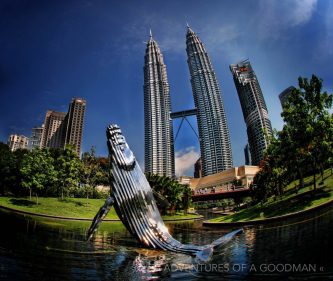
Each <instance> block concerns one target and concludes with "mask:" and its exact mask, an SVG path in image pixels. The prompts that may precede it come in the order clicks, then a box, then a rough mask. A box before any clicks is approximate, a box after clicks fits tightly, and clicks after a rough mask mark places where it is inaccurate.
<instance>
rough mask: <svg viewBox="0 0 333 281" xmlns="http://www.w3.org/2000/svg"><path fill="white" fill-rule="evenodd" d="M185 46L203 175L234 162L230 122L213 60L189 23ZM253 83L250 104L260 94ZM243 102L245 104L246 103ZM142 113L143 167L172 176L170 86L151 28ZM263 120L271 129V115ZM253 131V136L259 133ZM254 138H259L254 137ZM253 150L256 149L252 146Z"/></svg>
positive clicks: (154, 172) (215, 171) (255, 125)
mask: <svg viewBox="0 0 333 281" xmlns="http://www.w3.org/2000/svg"><path fill="white" fill-rule="evenodd" d="M186 52H187V63H188V66H189V70H190V75H191V85H192V91H193V98H194V103H195V107H196V109H195V110H190V111H189V112H191V114H192V115H193V112H194V114H195V115H196V116H197V123H198V131H199V142H200V151H201V160H202V174H203V176H207V175H211V174H215V173H218V172H220V171H223V170H227V169H229V168H231V167H232V166H233V161H232V150H231V143H230V135H229V128H228V124H227V118H226V114H225V111H224V105H223V100H222V97H221V90H220V86H219V83H218V81H217V79H216V75H215V72H214V69H213V67H212V63H211V61H210V59H209V57H208V54H207V52H206V49H205V47H204V45H203V43H202V42H201V40H200V39H199V37H198V36H197V35H196V34H195V32H194V31H193V30H192V29H191V28H190V27H189V26H188V27H187V34H186ZM248 64H249V62H248ZM244 69H245V68H244ZM231 70H232V69H231ZM251 70H252V69H251ZM232 71H233V70H232ZM250 76H251V75H250ZM252 76H253V75H252ZM252 76H251V77H252ZM234 77H235V75H234ZM254 77H255V75H254ZM243 80H244V79H243ZM235 82H236V80H235ZM243 82H244V81H243ZM241 83H242V82H240V84H241ZM257 84H258V85H257V86H256V91H254V93H253V94H252V96H253V97H252V99H253V100H254V102H252V103H254V104H256V103H257V102H256V100H257V98H256V96H257V95H258V93H257V92H258V91H260V94H261V96H260V98H261V97H262V100H263V96H262V93H261V90H260V86H259V83H257ZM240 87H241V86H240ZM237 90H238V87H237ZM238 93H239V95H240V100H241V104H242V98H241V93H240V91H238ZM244 94H245V95H248V96H249V97H248V98H247V100H249V99H251V93H248V92H244ZM263 103H264V101H263ZM244 107H246V105H245V104H244ZM264 107H265V110H266V113H267V108H266V106H265V105H264ZM242 108H243V104H242ZM254 110H255V111H258V110H260V108H258V107H256V108H255V109H254ZM243 114H244V119H246V118H247V117H245V112H244V108H243ZM252 115H255V117H258V118H259V119H260V118H261V117H262V116H263V114H260V112H259V113H258V114H252ZM264 115H265V116H264V117H266V116H267V114H264ZM144 117H145V118H144V119H145V172H146V173H153V174H159V175H165V176H169V177H174V175H175V159H174V144H173V143H174V137H173V126H172V119H171V101H170V87H169V83H168V78H167V72H166V66H165V64H164V61H163V56H162V53H161V50H160V48H159V46H158V44H157V42H156V41H155V40H154V39H153V36H152V34H150V38H149V41H148V42H147V48H146V54H145V65H144ZM252 119H253V118H252ZM267 120H268V116H267ZM261 123H262V121H260V120H259V123H258V122H255V124H254V127H256V128H255V129H256V130H257V129H258V130H259V131H260V128H257V127H258V126H257V125H258V124H261ZM247 124H248V122H247ZM251 124H252V123H251ZM264 124H266V125H267V126H266V127H267V128H268V130H267V131H269V132H268V133H269V134H270V133H271V127H270V122H269V120H268V123H267V122H266V123H265V122H264ZM249 130H250V131H251V130H252V129H251V128H249V126H248V135H249ZM258 130H257V131H258ZM254 135H255V138H256V137H257V135H256V134H254ZM266 135H267V134H264V132H262V133H261V136H262V137H263V138H264V139H265V141H264V142H263V143H264V144H266V147H267V140H266V138H267V137H266V138H265V136H266ZM255 141H258V140H257V139H255ZM249 142H250V149H251V148H252V147H257V146H255V145H254V144H251V139H250V135H249ZM266 147H265V148H266ZM253 152H255V151H254V150H253ZM251 153H252V150H251ZM262 153H263V151H260V153H259V154H261V156H262ZM259 158H260V156H259Z"/></svg>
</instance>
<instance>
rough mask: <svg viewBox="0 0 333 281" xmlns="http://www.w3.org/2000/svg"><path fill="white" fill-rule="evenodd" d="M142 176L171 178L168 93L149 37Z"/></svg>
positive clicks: (162, 67)
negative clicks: (143, 171) (145, 174)
mask: <svg viewBox="0 0 333 281" xmlns="http://www.w3.org/2000/svg"><path fill="white" fill-rule="evenodd" d="M143 88H144V114H145V115H144V121H145V172H146V173H153V174H159V175H164V176H169V177H174V175H175V161H174V147H173V129H172V120H171V119H170V112H171V103H170V93H169V91H170V89H169V83H168V78H167V72H166V66H165V64H164V62H163V56H162V53H161V50H160V48H159V46H158V44H157V42H156V41H155V40H154V39H153V37H152V34H151V33H150V38H149V41H148V42H147V47H146V53H145V63H144V86H143Z"/></svg>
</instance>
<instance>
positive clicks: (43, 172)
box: [20, 149, 57, 204]
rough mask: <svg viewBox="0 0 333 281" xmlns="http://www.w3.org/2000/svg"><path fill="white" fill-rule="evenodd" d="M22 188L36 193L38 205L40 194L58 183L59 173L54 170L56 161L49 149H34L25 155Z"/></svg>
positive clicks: (22, 168)
mask: <svg viewBox="0 0 333 281" xmlns="http://www.w3.org/2000/svg"><path fill="white" fill-rule="evenodd" d="M20 172H21V174H22V186H23V187H25V188H28V189H29V193H30V199H31V193H32V192H33V191H34V192H35V195H36V202H37V204H38V194H39V193H40V192H42V191H43V190H45V188H47V187H48V186H50V185H53V184H54V183H55V182H56V181H57V172H56V170H55V168H54V159H53V158H52V157H51V154H50V151H49V150H48V149H34V150H32V151H31V152H30V153H27V154H25V155H24V157H23V160H22V167H21V169H20Z"/></svg>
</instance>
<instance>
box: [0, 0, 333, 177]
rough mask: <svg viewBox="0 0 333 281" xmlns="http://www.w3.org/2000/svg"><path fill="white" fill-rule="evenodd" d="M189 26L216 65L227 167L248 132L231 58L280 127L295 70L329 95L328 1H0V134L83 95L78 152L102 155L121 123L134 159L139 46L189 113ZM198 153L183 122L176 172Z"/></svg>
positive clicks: (25, 128)
mask: <svg viewBox="0 0 333 281" xmlns="http://www.w3.org/2000/svg"><path fill="white" fill-rule="evenodd" d="M186 22H188V23H189V24H190V25H191V27H192V29H193V30H194V31H195V32H196V33H197V34H198V35H199V37H200V38H201V40H202V41H203V42H204V44H205V46H206V49H207V51H208V53H209V55H210V58H211V60H212V63H213V67H214V69H215V71H216V74H217V78H218V81H219V83H220V86H221V90H222V97H223V100H224V106H225V110H226V114H227V119H228V124H229V129H230V134H231V142H232V150H233V158H234V164H235V165H242V164H243V163H244V155H243V147H244V145H245V144H246V143H247V135H246V127H245V124H244V120H243V116H242V112H241V107H240V104H239V100H238V96H237V93H236V90H235V86H234V84H233V80H232V76H231V73H230V70H229V65H230V64H232V63H236V62H238V61H240V60H242V59H245V58H249V60H250V61H251V64H252V66H253V68H254V70H255V72H256V74H257V77H258V79H259V82H260V85H261V88H262V91H263V93H264V97H265V100H266V103H267V106H268V110H269V116H270V120H271V122H272V126H273V127H274V128H276V129H281V128H282V119H281V117H280V112H281V106H280V102H279V99H278V94H279V93H280V92H281V91H282V90H284V89H285V88H287V87H288V86H290V85H297V78H298V76H305V77H310V76H311V74H313V73H314V74H316V75H318V76H319V77H321V78H322V79H323V80H324V87H325V90H327V91H329V92H330V93H332V92H333V91H332V89H333V77H332V70H331V69H330V68H331V65H332V63H333V47H332V42H333V1H324V0H322V1H316V0H298V1H292V0H284V1H281V0H279V1H273V0H271V1H266V0H257V1H256V0H252V1H240V0H238V1H235V0H233V1H220V0H216V1H214V0H211V1H205V0H202V1H199V0H183V1H176V0H173V1H171V0H170V1H160V0H154V1H113V0H91V1H89V0H86V1H74V0H73V1H71V0H57V1H44V0H35V1H34V0H25V1H23V0H2V1H1V2H0V26H1V28H0V95H1V101H0V120H1V121H0V141H4V142H5V141H6V140H7V138H8V136H9V134H11V133H19V134H24V135H27V136H29V135H30V134H31V128H32V127H33V126H35V125H41V123H42V122H43V119H44V116H45V112H46V110H48V109H53V110H58V111H67V107H68V103H69V101H70V100H71V98H72V97H74V96H78V97H84V98H86V100H87V111H86V120H85V122H86V123H85V127H84V136H83V139H84V141H83V151H87V150H89V148H90V147H91V146H92V145H94V146H95V147H96V150H97V153H98V154H99V155H106V154H107V148H106V145H105V128H106V126H107V125H108V124H109V123H118V124H119V125H120V126H121V128H122V129H123V132H124V134H125V136H126V138H127V141H128V143H129V144H130V146H131V148H132V150H133V151H134V153H135V155H136V157H137V159H138V160H139V162H140V164H141V165H142V164H143V153H144V148H143V147H144V143H143V142H144V129H143V63H144V62H143V59H144V52H145V43H144V42H145V41H147V40H148V38H149V29H150V28H151V29H152V32H153V36H154V38H155V39H156V41H157V42H158V43H159V45H160V48H161V50H162V53H163V55H164V61H165V63H166V65H167V72H168V78H169V83H170V88H171V89H170V93H171V102H172V109H173V110H174V111H177V110H182V109H189V108H192V107H193V106H194V103H193V97H192V91H191V85H190V79H189V71H188V66H187V62H186V51H185V33H186ZM191 122H192V124H193V125H194V126H195V127H196V121H195V119H194V118H191ZM178 125H179V121H175V123H174V130H175V131H176V130H177V127H178ZM198 155H199V146H198V141H197V139H196V136H195V134H194V133H193V132H192V131H191V129H190V127H189V126H188V125H186V124H185V126H183V129H182V130H181V132H180V134H179V137H178V138H177V141H176V156H177V160H176V169H177V171H178V173H180V174H188V175H191V174H192V170H193V169H192V166H193V162H194V161H195V160H196V158H197V157H198Z"/></svg>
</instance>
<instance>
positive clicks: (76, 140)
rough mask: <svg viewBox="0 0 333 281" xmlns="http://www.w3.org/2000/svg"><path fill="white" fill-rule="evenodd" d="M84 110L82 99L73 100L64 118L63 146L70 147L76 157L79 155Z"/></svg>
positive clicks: (84, 104)
mask: <svg viewBox="0 0 333 281" xmlns="http://www.w3.org/2000/svg"><path fill="white" fill-rule="evenodd" d="M85 109H86V101H85V100H84V99H82V98H73V99H72V102H71V103H70V105H69V109H68V113H67V116H66V137H65V146H66V145H67V144H69V145H72V146H73V147H74V149H75V151H76V153H77V154H78V155H81V147H82V135H83V124H84V114H85Z"/></svg>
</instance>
